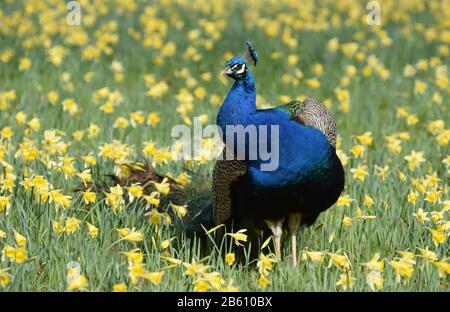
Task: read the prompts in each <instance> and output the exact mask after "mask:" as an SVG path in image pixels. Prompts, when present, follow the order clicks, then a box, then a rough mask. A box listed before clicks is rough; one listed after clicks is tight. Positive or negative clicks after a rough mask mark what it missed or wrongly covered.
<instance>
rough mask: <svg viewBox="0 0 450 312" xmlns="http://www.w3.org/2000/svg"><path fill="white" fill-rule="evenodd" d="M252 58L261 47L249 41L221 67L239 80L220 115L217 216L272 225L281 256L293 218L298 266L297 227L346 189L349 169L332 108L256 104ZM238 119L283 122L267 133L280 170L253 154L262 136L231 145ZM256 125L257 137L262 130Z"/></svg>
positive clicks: (221, 219) (245, 122)
mask: <svg viewBox="0 0 450 312" xmlns="http://www.w3.org/2000/svg"><path fill="white" fill-rule="evenodd" d="M251 61H252V62H253V63H254V66H256V64H257V62H258V54H257V53H256V51H255V49H254V47H253V45H252V44H251V43H250V42H247V49H246V55H244V56H243V57H233V58H231V59H230V60H229V61H228V62H227V63H226V66H225V68H224V70H223V71H222V74H223V75H226V76H228V77H230V78H232V79H233V80H234V84H233V86H232V87H231V89H230V91H229V93H228V95H227V96H226V98H225V99H224V101H223V103H222V105H221V107H220V110H219V112H218V115H217V118H216V123H217V125H218V127H219V129H220V130H221V132H222V134H223V135H222V138H223V141H224V143H225V148H224V151H223V153H224V157H223V158H222V159H220V160H217V161H216V163H215V166H214V170H213V182H212V207H213V218H214V223H215V224H216V225H219V224H223V223H225V224H228V225H231V224H233V225H234V226H242V225H243V224H245V225H246V226H252V227H253V228H255V229H266V230H267V231H269V229H270V231H271V233H272V235H273V238H274V239H273V244H274V249H275V255H276V257H277V258H278V259H281V236H282V233H283V227H284V226H285V225H287V227H288V229H289V231H290V236H291V252H292V255H291V259H292V263H293V265H294V266H296V264H297V250H296V249H297V230H298V228H299V226H300V225H305V226H310V225H312V224H313V223H314V222H315V221H316V219H317V217H318V216H319V214H320V213H321V212H323V211H325V210H327V209H328V208H329V207H331V206H332V205H333V204H334V203H335V202H336V201H337V199H338V197H339V196H340V194H341V192H342V190H343V188H344V184H345V177H344V169H343V167H342V164H341V162H340V160H339V158H338V156H337V155H336V123H335V121H334V119H333V116H332V114H331V112H330V111H329V110H328V109H327V108H326V107H325V106H324V105H323V104H322V103H320V102H319V101H316V100H314V99H311V98H306V99H305V100H303V101H291V102H289V103H287V104H284V105H281V106H278V107H276V108H270V109H257V108H256V87H255V80H254V78H253V75H252V73H251V71H250V68H249V63H250V62H251ZM239 125H241V126H243V127H246V126H249V125H254V126H255V127H256V128H257V129H260V127H259V126H262V125H265V126H277V127H278V129H279V130H278V138H276V137H275V136H274V135H273V133H271V132H270V133H269V134H268V135H267V136H268V138H267V140H271V139H278V155H279V160H278V166H277V168H276V169H275V170H261V168H262V167H261V165H262V164H264V163H265V161H266V160H265V159H263V157H261V156H260V155H259V154H258V153H256V155H257V157H256V159H250V157H249V155H250V152H251V151H252V149H258V147H259V146H258V145H259V144H261V140H259V141H257V144H251V142H248V137H246V140H245V142H244V144H245V153H244V157H243V158H242V159H239V158H238V157H237V156H236V148H235V146H234V145H233V146H230V144H228V143H229V142H227V141H228V140H227V137H228V136H227V135H226V133H227V131H230V130H229V129H230V127H233V126H234V127H236V126H239ZM258 131H259V132H258V133H257V134H258V136H260V135H262V133H260V130H258ZM230 137H231V136H230ZM272 152H273V151H272ZM230 155H231V157H229V156H230ZM226 156H228V157H226Z"/></svg>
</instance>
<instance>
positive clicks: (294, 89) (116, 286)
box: [0, 0, 450, 291]
mask: <svg viewBox="0 0 450 312" xmlns="http://www.w3.org/2000/svg"><path fill="white" fill-rule="evenodd" d="M73 2H75V6H74V7H72V8H69V9H68V8H67V7H66V2H65V1H61V0H45V1H42V0H27V1H12V0H3V1H1V4H0V116H1V117H0V250H1V251H2V254H1V262H0V291H66V290H68V291H448V289H449V274H450V263H449V261H450V258H449V257H450V252H449V239H448V236H449V235H450V219H449V214H450V199H449V177H450V153H449V151H450V150H449V141H450V128H449V125H450V113H449V108H450V105H449V103H450V84H449V73H448V64H449V63H450V1H448V0H447V1H446V0H443V1H437V0H431V1H418V0H414V1H411V0H401V1H394V0H392V1H388V0H382V1H379V2H378V3H379V4H380V8H381V15H380V18H381V20H380V22H381V23H380V25H370V24H371V23H368V21H367V15H368V14H369V13H370V12H371V10H367V9H366V2H365V1H356V0H355V1H353V0H346V1H328V0H323V1H312V0H305V1H294V0H292V1H289V0H277V1H272V0H251V1H222V0H220V1H214V2H213V1H207V0H191V1H186V0H178V1H175V0H164V1H161V2H156V1H155V2H153V1H149V2H147V1H137V0H108V1H83V0H82V1H73ZM77 5H79V8H80V9H81V11H80V16H79V21H80V25H74V23H75V24H76V23H77V14H76V13H77V11H76V8H77ZM247 40H250V41H252V43H253V45H254V46H255V48H256V50H257V51H258V54H259V57H260V62H259V63H258V65H257V66H256V67H253V66H252V67H251V70H252V72H253V74H254V76H255V80H256V87H257V92H258V97H257V103H258V106H259V107H261V108H264V107H272V106H277V105H280V104H282V103H286V102H288V101H290V100H291V99H300V100H301V99H303V98H304V97H305V96H308V97H312V98H314V99H317V100H320V101H322V102H323V103H324V104H325V105H326V106H327V107H328V108H329V109H330V110H331V111H332V112H333V114H334V117H335V119H336V123H337V127H338V143H337V152H338V155H339V158H340V159H341V161H342V163H343V164H344V168H345V171H346V186H345V190H344V192H343V193H342V195H341V197H340V198H339V200H338V202H337V203H336V204H335V205H334V206H333V207H331V208H330V209H329V210H327V211H326V212H324V213H322V214H321V216H320V217H319V219H318V220H317V222H316V223H315V224H314V225H313V226H312V227H309V228H305V229H301V230H300V231H299V241H298V244H299V246H298V248H299V250H300V252H299V264H298V266H297V267H296V268H293V267H292V265H291V263H290V259H289V258H288V257H287V255H289V238H288V235H285V240H284V241H285V244H284V246H283V254H284V255H285V258H284V259H282V261H277V259H275V257H274V255H273V253H272V251H273V245H272V243H271V241H266V242H261V245H262V246H250V245H249V243H248V242H246V238H247V236H246V233H247V232H245V231H243V230H245V229H233V232H230V233H228V235H225V237H224V239H223V240H222V242H217V243H216V242H214V236H215V229H214V228H212V229H211V227H212V226H211V227H209V228H205V229H204V230H203V229H201V231H199V232H198V233H197V236H192V235H187V234H186V233H185V231H184V230H183V229H184V228H185V227H186V226H187V225H188V224H190V222H192V220H193V219H194V217H195V216H196V215H197V214H198V213H199V212H200V213H201V212H202V211H204V209H205V207H207V205H208V200H209V196H210V192H209V188H210V186H211V173H212V168H213V165H214V161H213V160H211V159H209V158H208V157H207V156H208V151H210V150H211V149H212V147H214V142H211V140H208V139H205V140H203V141H202V146H203V148H204V155H203V154H202V157H200V159H197V160H185V161H183V160H178V159H177V152H178V151H179V150H178V149H177V148H176V146H175V148H173V147H174V139H173V138H172V137H171V129H172V127H174V126H175V125H179V124H186V125H189V126H191V125H192V123H193V121H194V118H195V117H198V118H199V119H200V120H201V121H202V122H203V123H204V124H205V125H206V124H213V123H214V122H215V117H216V115H217V112H218V109H219V107H220V104H221V102H222V100H223V98H224V97H225V96H226V94H227V92H228V90H229V88H230V87H231V85H232V81H231V80H230V79H227V78H226V77H223V76H220V71H221V70H222V68H223V67H224V65H225V62H226V61H227V60H228V59H229V58H230V57H231V56H234V55H242V54H243V52H244V51H245V42H246V41H247ZM135 162H140V163H142V164H145V163H148V164H151V165H152V166H153V167H154V169H155V171H156V172H158V173H161V174H163V175H167V176H168V177H170V178H171V179H169V180H167V179H165V180H162V181H161V180H159V181H157V182H149V183H147V184H146V185H142V184H136V183H134V184H132V183H129V184H127V185H117V183H115V182H114V180H113V179H110V178H108V177H107V175H108V174H113V173H114V174H116V175H117V176H118V177H119V178H120V179H122V181H123V180H126V179H127V177H128V176H129V174H130V167H128V166H127V164H132V163H135ZM173 180H174V181H176V182H177V183H176V184H173V183H171V182H170V181H173ZM92 181H94V182H96V181H102V182H104V183H105V185H104V187H103V189H100V188H95V187H93V186H92V184H91V183H92ZM75 188H79V189H81V190H79V191H74V189H75ZM149 189H151V191H148V190H149ZM180 194H181V195H180ZM202 209H203V210H202ZM208 230H210V231H208ZM206 231H208V233H206ZM249 248H260V250H259V251H258V254H259V257H257V258H256V259H252V258H250V257H248V256H245V255H248V250H249ZM242 254H244V256H242Z"/></svg>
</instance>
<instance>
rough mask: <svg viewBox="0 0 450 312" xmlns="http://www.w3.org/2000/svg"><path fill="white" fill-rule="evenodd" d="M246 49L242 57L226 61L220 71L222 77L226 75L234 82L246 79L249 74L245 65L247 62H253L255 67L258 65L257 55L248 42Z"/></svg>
mask: <svg viewBox="0 0 450 312" xmlns="http://www.w3.org/2000/svg"><path fill="white" fill-rule="evenodd" d="M247 47H248V50H247V51H246V52H245V54H244V56H243V57H233V58H232V59H230V60H228V62H227V64H226V65H225V68H224V69H223V71H222V75H227V76H228V77H231V78H233V79H234V80H243V79H245V78H246V77H247V75H248V73H249V69H248V65H247V63H248V61H249V60H251V61H253V64H254V65H255V66H256V64H257V63H258V54H257V53H256V51H255V49H254V48H253V46H252V44H251V43H250V42H249V41H247Z"/></svg>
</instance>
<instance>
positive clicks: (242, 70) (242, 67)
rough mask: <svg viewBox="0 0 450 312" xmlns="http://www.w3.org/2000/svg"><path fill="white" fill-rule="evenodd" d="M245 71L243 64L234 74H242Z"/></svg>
mask: <svg viewBox="0 0 450 312" xmlns="http://www.w3.org/2000/svg"><path fill="white" fill-rule="evenodd" d="M244 70H245V64H242V66H241V68H240V69H239V70H238V71H237V72H236V73H237V74H242V73H243V72H244Z"/></svg>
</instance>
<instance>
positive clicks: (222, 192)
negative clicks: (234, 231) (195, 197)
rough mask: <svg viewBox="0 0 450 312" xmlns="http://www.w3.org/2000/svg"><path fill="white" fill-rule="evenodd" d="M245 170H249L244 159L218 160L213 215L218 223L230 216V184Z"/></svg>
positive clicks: (214, 180) (214, 174) (213, 189)
mask: <svg viewBox="0 0 450 312" xmlns="http://www.w3.org/2000/svg"><path fill="white" fill-rule="evenodd" d="M224 154H225V152H224ZM245 172H247V164H246V163H245V162H244V161H242V160H225V159H224V160H218V161H216V164H215V166H214V170H213V182H212V200H213V215H214V223H215V224H216V225H219V224H222V223H223V222H225V221H226V220H228V219H229V218H230V216H231V196H230V193H231V191H230V186H231V184H232V183H233V182H235V181H236V180H237V179H238V178H239V177H240V176H242V175H243V174H245Z"/></svg>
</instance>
